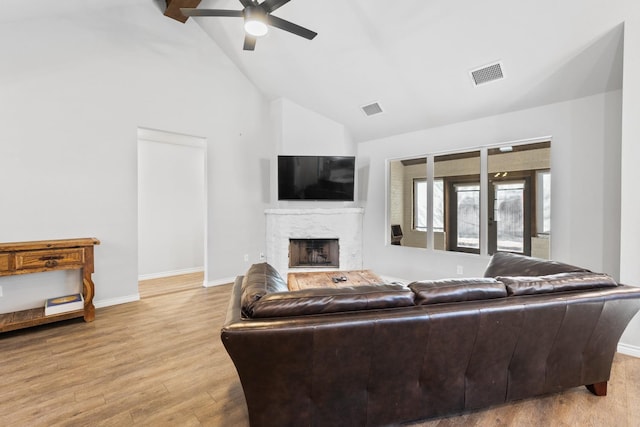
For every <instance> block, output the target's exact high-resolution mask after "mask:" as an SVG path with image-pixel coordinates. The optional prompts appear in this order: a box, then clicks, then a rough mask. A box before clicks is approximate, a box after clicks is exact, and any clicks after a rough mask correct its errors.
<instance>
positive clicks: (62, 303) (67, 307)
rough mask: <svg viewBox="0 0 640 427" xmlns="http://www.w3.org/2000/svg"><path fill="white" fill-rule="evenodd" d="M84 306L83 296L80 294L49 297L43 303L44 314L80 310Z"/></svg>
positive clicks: (50, 314) (49, 314)
mask: <svg viewBox="0 0 640 427" xmlns="http://www.w3.org/2000/svg"><path fill="white" fill-rule="evenodd" d="M83 308H84V298H83V297H82V294H72V295H65V296H62V297H55V298H49V299H48V300H47V301H46V302H45V304H44V315H45V316H52V315H54V314H61V313H67V312H69V311H76V310H82V309H83Z"/></svg>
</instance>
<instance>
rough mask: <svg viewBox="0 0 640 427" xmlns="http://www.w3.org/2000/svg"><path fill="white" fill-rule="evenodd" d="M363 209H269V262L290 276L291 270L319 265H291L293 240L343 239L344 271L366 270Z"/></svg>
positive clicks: (267, 226) (267, 228) (267, 217)
mask: <svg viewBox="0 0 640 427" xmlns="http://www.w3.org/2000/svg"><path fill="white" fill-rule="evenodd" d="M363 215H364V209H362V208H329V209H267V210H265V217H266V234H267V236H266V252H267V254H266V255H267V262H268V263H269V264H271V265H272V266H273V267H274V268H275V269H276V270H278V272H279V273H280V274H281V275H282V276H283V277H287V273H289V272H290V271H313V270H317V268H295V269H290V268H289V239H339V245H340V260H339V265H340V266H339V267H338V269H340V270H361V269H362V217H363Z"/></svg>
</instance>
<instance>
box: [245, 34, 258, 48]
mask: <svg viewBox="0 0 640 427" xmlns="http://www.w3.org/2000/svg"><path fill="white" fill-rule="evenodd" d="M256 40H257V37H255V36H250V35H249V34H245V36H244V46H243V49H244V50H254V49H255V48H256Z"/></svg>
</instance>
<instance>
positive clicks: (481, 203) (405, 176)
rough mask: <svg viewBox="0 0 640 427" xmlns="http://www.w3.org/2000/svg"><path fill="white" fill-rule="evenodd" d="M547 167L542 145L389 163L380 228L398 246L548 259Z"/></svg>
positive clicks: (542, 142) (547, 147)
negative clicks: (396, 236)
mask: <svg viewBox="0 0 640 427" xmlns="http://www.w3.org/2000/svg"><path fill="white" fill-rule="evenodd" d="M427 164H430V165H432V167H433V170H427ZM430 167H431V166H430ZM550 167H551V141H548V140H547V141H545V140H540V141H527V142H526V143H520V144H509V145H506V144H502V145H495V146H493V147H482V148H480V147H478V148H475V149H471V150H468V151H456V152H450V153H441V154H437V155H436V154H433V155H428V156H422V157H416V158H407V159H402V160H393V161H390V162H389V198H388V202H389V205H388V208H389V210H388V214H389V224H388V226H389V225H393V224H396V225H401V226H402V230H403V232H404V234H403V236H402V242H401V245H403V246H412V247H416V248H432V249H435V250H444V251H455V252H467V253H475V254H480V253H482V254H488V255H491V254H494V253H495V252H497V251H506V252H514V253H520V254H524V255H531V256H534V257H538V258H545V259H549V257H550V241H551V239H550V238H549V237H550V234H551V170H550ZM481 170H483V171H486V172H487V174H486V175H484V174H483V175H482V176H481V173H480V172H481ZM427 172H429V173H427ZM427 177H429V178H427ZM432 177H433V182H432V183H431V182H428V179H431V178H432ZM481 189H482V190H486V191H482V190H481ZM485 193H486V194H485ZM481 218H482V221H480V219H481ZM430 227H431V228H432V230H429V228H430ZM387 230H390V228H387ZM429 231H431V232H429ZM387 232H388V231H387ZM428 232H429V233H428ZM427 236H429V239H430V241H429V242H427ZM481 236H483V237H482V238H481ZM485 240H486V241H485ZM389 242H391V240H390V241H389ZM396 244H397V243H396Z"/></svg>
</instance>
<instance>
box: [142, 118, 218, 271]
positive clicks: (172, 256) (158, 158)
mask: <svg viewBox="0 0 640 427" xmlns="http://www.w3.org/2000/svg"><path fill="white" fill-rule="evenodd" d="M138 134H140V131H139V132H138ZM164 134H165V135H167V136H169V137H171V136H172V135H174V134H170V133H164ZM176 136H178V137H179V139H183V138H187V139H189V138H188V137H186V136H185V135H176ZM191 139H193V140H194V141H193V145H191V144H182V143H180V141H179V140H176V141H173V142H160V141H153V140H145V139H138V277H139V278H141V279H145V278H152V277H163V276H171V275H174V274H181V273H186V272H191V271H197V270H203V269H204V240H205V226H204V225H205V222H204V220H205V218H204V217H205V197H204V196H205V194H204V191H205V188H204V183H205V155H206V151H205V145H204V144H206V141H203V140H201V139H200V138H191Z"/></svg>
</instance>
